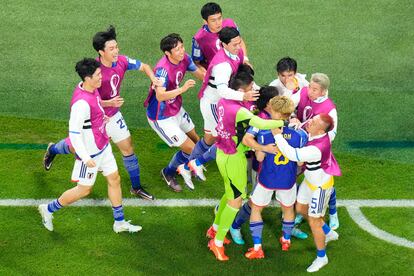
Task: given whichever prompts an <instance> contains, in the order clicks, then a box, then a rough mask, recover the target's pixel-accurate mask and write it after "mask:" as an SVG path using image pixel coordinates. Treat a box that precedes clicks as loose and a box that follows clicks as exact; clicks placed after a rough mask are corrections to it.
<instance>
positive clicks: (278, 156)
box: [275, 152, 289, 165]
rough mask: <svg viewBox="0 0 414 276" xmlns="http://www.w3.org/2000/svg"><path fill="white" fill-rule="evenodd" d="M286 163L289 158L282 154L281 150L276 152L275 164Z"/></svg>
mask: <svg viewBox="0 0 414 276" xmlns="http://www.w3.org/2000/svg"><path fill="white" fill-rule="evenodd" d="M287 163H289V159H288V158H287V157H286V156H284V155H283V154H282V153H281V152H278V153H277V154H276V155H275V164H276V165H286V164H287Z"/></svg>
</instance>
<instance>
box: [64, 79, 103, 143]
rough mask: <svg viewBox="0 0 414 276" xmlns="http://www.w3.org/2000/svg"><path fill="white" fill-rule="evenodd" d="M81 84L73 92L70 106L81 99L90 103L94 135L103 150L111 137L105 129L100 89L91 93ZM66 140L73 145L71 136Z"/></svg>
mask: <svg viewBox="0 0 414 276" xmlns="http://www.w3.org/2000/svg"><path fill="white" fill-rule="evenodd" d="M80 85H81V84H79V85H78V86H77V87H76V89H75V91H74V92H73V96H72V100H71V102H70V106H71V107H72V105H73V104H75V103H76V102H77V101H79V100H84V101H86V102H87V103H88V104H89V107H90V120H91V125H92V127H91V128H92V133H93V137H94V139H95V144H96V146H97V148H98V149H100V150H102V149H103V148H104V147H105V146H106V145H107V144H108V143H109V137H108V135H107V134H106V129H105V125H106V123H105V121H104V115H105V113H104V110H103V108H102V106H101V105H100V100H101V96H100V95H99V92H98V90H95V91H94V92H93V93H89V92H86V91H84V90H83V89H81V88H80ZM66 142H69V143H68V144H69V145H71V143H70V139H69V138H67V139H66Z"/></svg>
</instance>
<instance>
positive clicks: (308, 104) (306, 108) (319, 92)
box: [291, 73, 339, 230]
mask: <svg viewBox="0 0 414 276" xmlns="http://www.w3.org/2000/svg"><path fill="white" fill-rule="evenodd" d="M329 85H330V81H329V78H328V76H327V75H325V74H323V73H315V74H313V75H312V77H311V80H310V84H309V87H308V86H305V87H303V88H302V89H301V90H300V91H299V93H295V94H293V95H292V97H291V98H292V100H293V101H294V102H295V105H297V118H298V119H299V120H300V122H302V123H301V124H302V125H304V124H306V122H308V121H309V120H310V119H311V118H313V117H315V116H316V115H318V114H321V113H326V114H328V115H329V116H330V117H331V118H332V119H333V122H334V123H333V128H332V130H331V131H329V133H328V135H329V138H330V140H331V142H332V141H333V140H334V139H335V136H336V133H337V128H338V114H337V111H336V106H335V104H334V102H333V101H332V100H331V99H330V98H329V97H328V89H329ZM329 226H330V227H331V228H332V229H334V230H335V229H338V228H339V219H338V213H337V211H336V191H335V188H334V189H333V191H332V194H331V197H330V201H329Z"/></svg>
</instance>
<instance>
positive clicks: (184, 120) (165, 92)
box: [144, 33, 204, 192]
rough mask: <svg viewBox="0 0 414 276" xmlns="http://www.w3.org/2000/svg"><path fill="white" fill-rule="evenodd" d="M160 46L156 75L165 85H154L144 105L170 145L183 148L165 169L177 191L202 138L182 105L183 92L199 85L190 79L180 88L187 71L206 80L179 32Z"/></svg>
mask: <svg viewBox="0 0 414 276" xmlns="http://www.w3.org/2000/svg"><path fill="white" fill-rule="evenodd" d="M160 49H161V51H162V52H163V53H164V57H163V58H161V59H160V60H159V61H158V63H157V65H156V66H155V68H154V71H155V76H156V77H158V78H159V79H160V80H161V81H162V85H160V86H155V87H153V86H152V85H151V87H150V89H149V93H148V97H147V99H146V100H145V103H144V106H145V107H146V108H147V119H148V123H149V124H150V126H151V127H152V129H153V130H154V131H155V132H156V133H157V134H158V136H159V137H160V138H161V139H162V140H163V141H164V142H165V143H166V144H167V145H169V146H170V147H179V148H180V150H179V151H178V152H176V153H175V154H174V156H173V157H172V159H171V161H170V163H169V164H168V166H167V167H165V168H163V169H162V170H161V176H162V178H163V179H164V180H165V182H166V183H167V185H168V186H169V187H170V188H171V189H172V190H173V191H175V192H181V191H182V188H181V186H180V185H179V184H178V182H177V180H176V178H175V175H176V171H177V168H178V166H179V165H180V164H184V163H187V162H188V158H189V156H190V154H191V152H192V151H193V148H194V144H195V143H197V141H198V140H200V138H199V137H198V135H197V133H196V132H195V129H194V124H193V121H192V120H191V118H190V115H189V114H188V113H187V112H186V111H185V109H184V108H183V106H182V97H181V94H182V93H185V92H187V91H188V89H190V88H192V87H193V86H194V85H195V81H194V80H192V79H190V80H187V81H186V82H185V83H184V85H183V86H181V87H180V84H181V81H182V80H183V79H184V76H185V73H186V72H187V71H190V72H191V73H192V74H193V75H194V76H195V77H196V78H198V79H201V80H202V79H203V77H204V72H202V71H201V70H200V69H199V68H197V66H196V65H195V64H194V62H193V60H192V59H191V57H190V56H189V55H188V54H187V53H186V52H185V49H184V44H183V40H182V38H181V37H180V36H179V35H178V34H174V33H173V34H169V35H167V36H166V37H164V38H163V39H162V40H161V43H160Z"/></svg>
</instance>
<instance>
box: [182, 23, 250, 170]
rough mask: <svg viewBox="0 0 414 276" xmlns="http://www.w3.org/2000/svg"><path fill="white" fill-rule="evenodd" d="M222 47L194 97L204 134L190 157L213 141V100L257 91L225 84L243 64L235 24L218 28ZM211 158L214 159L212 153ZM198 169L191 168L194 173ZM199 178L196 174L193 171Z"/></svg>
mask: <svg viewBox="0 0 414 276" xmlns="http://www.w3.org/2000/svg"><path fill="white" fill-rule="evenodd" d="M219 39H220V41H221V45H222V48H221V49H220V50H219V51H218V52H217V53H216V55H215V56H214V58H213V59H212V61H211V62H210V65H209V67H208V69H207V73H206V75H205V77H204V81H203V85H202V87H201V89H200V92H199V94H198V97H199V98H200V110H201V114H202V115H203V119H204V137H203V139H201V140H200V141H199V142H198V143H197V144H196V145H195V147H194V151H193V152H192V154H191V157H190V160H193V159H196V158H197V157H199V156H200V155H202V154H203V153H205V152H206V151H207V150H208V149H209V148H210V146H211V145H213V144H214V142H215V140H216V137H217V132H216V126H217V122H218V111H217V103H218V101H219V100H220V99H221V98H225V99H229V100H237V101H255V100H256V99H257V97H258V92H257V91H254V90H253V89H251V90H250V91H247V92H246V93H244V92H240V91H236V90H234V89H231V88H230V87H229V80H230V78H231V77H232V76H234V75H235V74H236V72H237V70H238V68H239V66H240V64H243V60H244V53H243V50H242V40H241V37H240V33H239V31H238V30H237V29H236V28H233V27H225V28H223V29H222V30H221V31H220V32H219ZM211 159H214V157H212V158H211ZM199 171H201V170H194V172H195V173H197V172H199ZM197 176H199V177H200V178H203V176H200V175H198V174H197Z"/></svg>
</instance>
